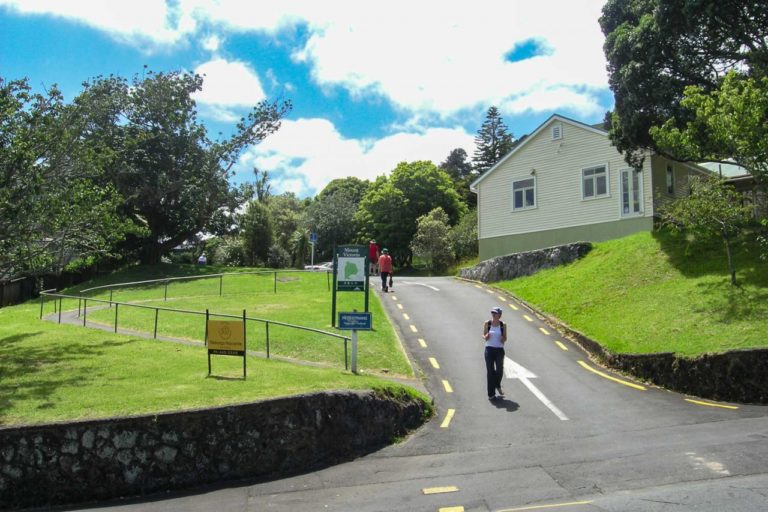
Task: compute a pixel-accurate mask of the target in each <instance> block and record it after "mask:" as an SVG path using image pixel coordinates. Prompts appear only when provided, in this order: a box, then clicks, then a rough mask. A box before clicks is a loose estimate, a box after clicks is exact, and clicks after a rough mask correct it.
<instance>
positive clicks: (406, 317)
mask: <svg viewBox="0 0 768 512" xmlns="http://www.w3.org/2000/svg"><path fill="white" fill-rule="evenodd" d="M403 318H405V319H406V320H410V319H411V317H409V316H408V313H403Z"/></svg>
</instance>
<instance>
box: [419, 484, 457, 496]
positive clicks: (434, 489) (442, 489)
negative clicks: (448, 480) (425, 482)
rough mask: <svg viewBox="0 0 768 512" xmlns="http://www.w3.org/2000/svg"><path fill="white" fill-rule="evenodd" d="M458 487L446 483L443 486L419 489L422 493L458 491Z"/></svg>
mask: <svg viewBox="0 0 768 512" xmlns="http://www.w3.org/2000/svg"><path fill="white" fill-rule="evenodd" d="M458 490H459V488H458V487H456V486H455V485H448V486H445V487H425V488H424V489H422V490H421V492H423V493H424V494H443V493H446V492H458Z"/></svg>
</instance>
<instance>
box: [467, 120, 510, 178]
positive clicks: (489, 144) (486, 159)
mask: <svg viewBox="0 0 768 512" xmlns="http://www.w3.org/2000/svg"><path fill="white" fill-rule="evenodd" d="M507 130H508V128H507V125H505V124H504V120H503V119H502V118H501V113H499V109H498V108H496V107H493V106H492V107H490V108H489V109H488V112H487V113H486V115H485V121H483V125H482V126H481V127H480V129H479V130H478V131H477V135H476V136H475V153H474V154H473V155H472V165H473V166H474V168H475V170H476V171H477V172H479V173H484V172H485V171H487V170H488V169H490V168H491V167H493V166H494V165H495V164H496V162H498V161H499V160H501V158H502V157H503V156H504V155H506V154H507V153H509V152H510V151H511V150H512V148H513V147H514V144H515V138H514V136H513V135H512V134H511V133H509V132H508V131H507Z"/></svg>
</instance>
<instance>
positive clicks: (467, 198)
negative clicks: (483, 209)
mask: <svg viewBox="0 0 768 512" xmlns="http://www.w3.org/2000/svg"><path fill="white" fill-rule="evenodd" d="M467 158H468V157H467V152H466V151H464V150H463V149H462V148H456V149H454V150H453V151H451V152H450V153H449V154H448V157H447V158H446V159H445V161H444V162H443V163H441V164H440V169H442V170H444V171H445V172H446V173H447V174H448V176H450V177H451V180H453V183H454V185H455V186H456V190H457V191H458V192H459V196H460V197H461V199H462V201H464V203H466V204H467V205H468V206H469V207H470V208H473V207H475V206H476V205H477V196H476V195H475V194H473V193H472V191H471V190H469V185H470V184H471V183H472V181H473V180H474V179H475V178H476V177H477V174H476V173H473V171H472V163H471V162H469V161H468V160H467Z"/></svg>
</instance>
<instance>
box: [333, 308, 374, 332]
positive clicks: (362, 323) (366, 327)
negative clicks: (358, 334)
mask: <svg viewBox="0 0 768 512" xmlns="http://www.w3.org/2000/svg"><path fill="white" fill-rule="evenodd" d="M371 328H372V322H371V313H370V312H369V311H367V312H364V313H358V312H357V311H355V312H340V313H339V329H343V330H346V331H370V330H371Z"/></svg>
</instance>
